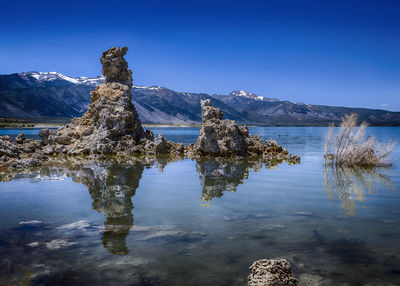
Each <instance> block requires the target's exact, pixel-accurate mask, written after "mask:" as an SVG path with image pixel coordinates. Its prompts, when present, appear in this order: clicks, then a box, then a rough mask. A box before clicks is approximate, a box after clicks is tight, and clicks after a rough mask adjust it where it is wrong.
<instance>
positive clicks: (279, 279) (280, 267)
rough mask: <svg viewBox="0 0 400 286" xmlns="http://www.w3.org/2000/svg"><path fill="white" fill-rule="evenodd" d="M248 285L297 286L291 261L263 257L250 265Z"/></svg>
mask: <svg viewBox="0 0 400 286" xmlns="http://www.w3.org/2000/svg"><path fill="white" fill-rule="evenodd" d="M247 280H248V284H247V285H248V286H284V285H285V286H286V285H288V286H296V285H298V283H299V282H298V280H297V279H296V278H294V277H293V275H292V271H291V265H290V262H289V261H287V260H286V259H270V260H268V259H262V260H257V261H255V262H254V263H253V264H252V265H251V266H250V275H249V276H248V278H247Z"/></svg>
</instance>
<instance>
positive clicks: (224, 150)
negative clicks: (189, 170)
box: [0, 47, 300, 169]
mask: <svg viewBox="0 0 400 286" xmlns="http://www.w3.org/2000/svg"><path fill="white" fill-rule="evenodd" d="M127 50H128V48H126V47H124V48H111V49H109V50H107V51H105V52H104V53H103V55H102V57H101V59H100V61H101V63H102V66H103V68H102V72H103V75H104V76H105V82H104V83H103V84H101V85H99V86H97V87H96V89H95V90H94V91H92V93H91V94H92V96H91V103H90V106H89V107H88V110H87V112H86V113H85V114H83V116H82V117H79V118H74V119H73V120H72V122H71V123H70V124H67V125H66V126H64V127H61V128H59V129H57V130H49V129H43V130H41V131H40V132H39V136H40V137H41V139H42V140H40V141H39V140H33V139H26V138H25V136H24V134H23V133H21V134H20V135H18V136H17V138H16V140H15V143H14V142H13V141H12V140H11V138H10V137H9V136H0V169H7V168H8V169H18V168H25V167H37V166H40V165H42V163H43V161H44V160H46V159H47V158H48V157H49V156H60V155H86V154H87V155H91V156H94V157H96V156H97V157H99V156H100V157H102V156H104V155H107V154H113V155H129V156H131V155H142V156H146V157H151V156H181V157H182V156H186V157H189V158H192V159H194V158H204V157H205V158H207V157H223V158H233V159H238V158H244V157H262V158H263V160H264V162H265V163H267V162H268V164H270V165H275V164H276V163H280V162H282V161H283V160H286V161H287V162H288V163H299V162H300V157H298V156H293V155H291V154H289V152H288V151H287V150H286V149H285V148H283V147H282V146H279V145H278V144H277V143H276V141H274V140H269V141H266V142H263V140H261V138H260V137H259V136H258V135H254V136H252V135H251V134H250V133H249V130H248V129H247V127H246V126H239V125H237V124H236V123H235V121H233V120H223V119H222V118H223V113H222V112H221V110H220V109H219V108H214V107H213V106H212V105H211V101H210V100H203V101H201V111H202V122H203V123H202V126H201V130H200V135H199V137H198V139H197V142H196V144H190V145H189V146H184V145H183V144H182V143H174V142H170V141H167V140H165V138H164V137H163V136H162V135H159V137H158V138H157V139H156V140H154V136H153V134H152V132H151V131H149V130H146V131H144V130H143V127H142V124H141V122H140V120H139V116H138V113H137V111H136V108H135V106H134V105H133V104H132V92H131V88H132V71H131V70H130V69H129V68H128V63H127V62H126V60H125V59H124V55H125V54H126V52H127Z"/></svg>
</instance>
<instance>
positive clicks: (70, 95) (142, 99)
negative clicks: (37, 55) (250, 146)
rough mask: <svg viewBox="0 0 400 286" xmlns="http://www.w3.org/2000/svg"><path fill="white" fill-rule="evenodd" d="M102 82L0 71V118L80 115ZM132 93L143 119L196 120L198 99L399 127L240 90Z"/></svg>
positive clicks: (303, 117)
mask: <svg viewBox="0 0 400 286" xmlns="http://www.w3.org/2000/svg"><path fill="white" fill-rule="evenodd" d="M103 80H104V78H103V77H102V76H98V77H95V78H88V77H79V78H73V77H68V76H65V75H63V74H61V73H58V72H35V71H32V72H23V73H15V74H9V75H0V117H2V118H22V119H28V120H36V121H40V120H44V121H45V120H50V119H65V120H67V119H69V118H72V117H77V116H81V115H82V113H84V112H85V111H86V109H87V107H88V105H89V102H90V91H92V90H93V89H94V88H95V87H96V86H97V85H98V84H100V83H102V82H103ZM132 95H133V103H134V104H135V106H136V109H137V111H138V113H139V117H140V119H141V120H142V122H144V123H160V124H199V123H200V122H201V109H200V100H203V99H211V101H212V104H213V105H214V106H216V107H220V108H221V110H222V111H223V112H224V115H225V118H228V119H234V120H236V121H238V122H239V123H242V124H252V125H264V126H275V125H288V126H299V125H327V124H329V123H330V122H338V121H340V119H341V117H343V116H344V115H345V114H347V113H357V114H358V115H359V119H360V120H362V121H367V122H369V123H370V124H372V125H397V126H398V125H400V112H390V111H386V110H378V109H366V108H348V107H336V106H323V105H311V104H305V103H293V102H290V101H284V100H279V99H276V98H267V97H263V96H259V95H256V94H253V93H250V92H246V91H243V90H239V91H233V92H231V93H230V94H228V95H220V94H213V95H209V94H206V93H189V92H176V91H173V90H170V89H168V88H164V87H159V86H150V87H145V86H136V85H134V86H133V87H132Z"/></svg>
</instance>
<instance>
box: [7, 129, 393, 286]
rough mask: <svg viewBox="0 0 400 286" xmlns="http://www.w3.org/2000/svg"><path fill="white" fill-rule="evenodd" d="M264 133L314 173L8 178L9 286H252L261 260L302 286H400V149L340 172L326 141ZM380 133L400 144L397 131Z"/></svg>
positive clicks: (152, 165)
mask: <svg viewBox="0 0 400 286" xmlns="http://www.w3.org/2000/svg"><path fill="white" fill-rule="evenodd" d="M150 129H151V130H152V131H153V132H154V133H155V135H157V134H158V133H162V134H164V136H165V137H166V138H167V139H169V140H173V141H180V142H183V143H185V144H189V143H191V142H194V141H195V140H196V138H197V136H198V132H199V129H198V128H174V127H171V128H150ZM20 131H21V129H19V130H15V129H1V130H0V135H2V134H14V135H16V134H18V133H19V132H20ZM23 131H24V132H25V134H26V135H27V137H32V138H35V137H36V136H37V133H38V130H37V129H27V130H23ZM250 131H251V132H252V133H258V134H260V136H261V137H262V138H263V139H269V138H273V139H275V140H277V141H278V143H279V144H281V145H283V146H285V147H286V148H287V149H288V150H289V152H290V153H292V154H296V155H300V156H301V164H299V165H288V164H286V163H282V164H280V165H278V166H265V165H264V164H263V163H262V162H259V161H242V162H236V163H232V162H226V161H192V160H189V159H184V160H179V161H173V162H168V161H167V160H166V159H162V158H160V159H158V160H156V161H148V162H141V161H137V160H131V161H116V160H106V161H102V162H91V163H90V162H89V163H79V162H59V163H57V164H54V165H51V166H47V167H44V168H42V169H41V170H40V171H39V172H36V173H34V174H17V175H16V176H15V177H13V178H11V176H10V177H7V178H3V180H8V181H7V182H0V285H7V284H10V285H15V284H24V283H27V284H29V281H31V284H33V285H59V284H62V285H246V284H247V275H248V274H249V271H248V267H249V266H250V265H251V263H252V262H253V261H254V260H257V259H262V258H268V259H270V258H278V257H284V258H287V259H288V260H290V261H291V262H292V263H293V271H294V274H295V276H296V277H297V278H300V280H301V282H302V285H400V196H399V186H400V172H399V170H400V167H399V165H400V148H399V145H397V146H396V149H395V151H394V153H393V159H394V161H395V165H394V167H392V168H389V169H379V168H378V169H373V170H363V169H356V170H354V169H332V168H326V167H324V162H323V158H322V148H323V138H324V135H325V133H326V131H327V129H326V128H318V127H305V128H303V127H290V128H289V127H288V128H282V127H279V128H278V127H268V128H250ZM368 132H369V134H371V135H375V136H377V137H378V139H379V140H380V141H388V140H389V139H392V140H394V141H397V142H400V128H397V127H387V128H386V127H379V128H374V127H370V128H369V131H368ZM307 283H308V284H307Z"/></svg>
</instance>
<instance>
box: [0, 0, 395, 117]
mask: <svg viewBox="0 0 400 286" xmlns="http://www.w3.org/2000/svg"><path fill="white" fill-rule="evenodd" d="M399 1H400V0H376V1H368V0H360V1H353V0H345V1H338V0H331V1H325V0H324V1H320V0H314V1H301V0H275V1H267V0H264V1H263V0H259V1H253V0H246V1H232V0H231V1H218V0H213V1H208V0H201V1H200V0H199V1H190V0H186V1H167V0H159V1H155V0H142V1H118V0H114V1H83V0H82V1H40V0H36V1H16V0H15V1H8V0H0V4H1V9H0V73H1V74H8V73H14V72H22V71H30V70H37V71H59V72H61V73H63V74H66V75H69V76H96V75H99V74H100V73H101V66H100V62H99V57H100V55H101V53H102V51H104V50H106V49H108V48H109V47H111V46H128V47H129V51H128V55H127V57H126V58H127V60H128V62H129V65H130V67H131V69H132V70H133V73H134V74H133V76H134V83H135V84H139V85H160V86H165V87H168V88H171V89H174V90H177V91H191V92H207V93H210V94H212V93H221V94H227V93H229V92H230V91H232V90H237V89H244V90H247V91H250V92H254V93H257V94H259V95H262V96H267V97H277V98H280V99H286V100H291V101H295V102H307V103H313V104H326V105H340V106H359V107H369V108H383V109H388V110H395V111H400V2H399Z"/></svg>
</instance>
